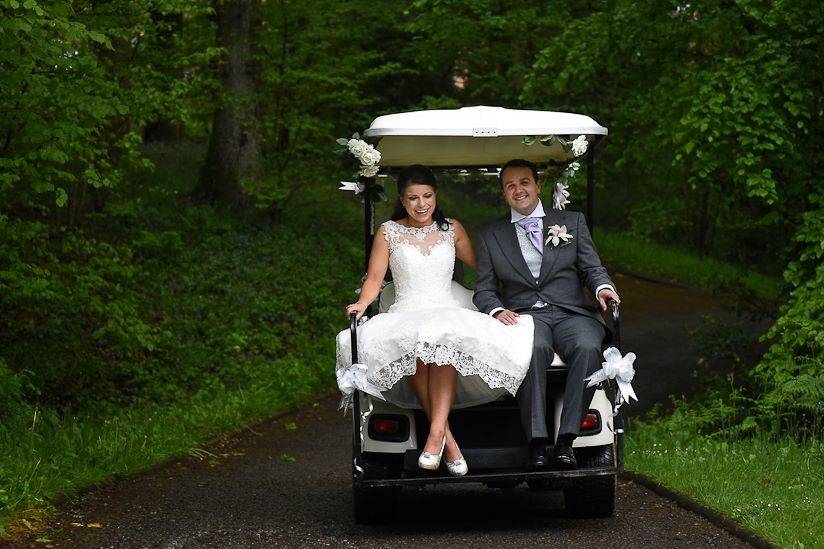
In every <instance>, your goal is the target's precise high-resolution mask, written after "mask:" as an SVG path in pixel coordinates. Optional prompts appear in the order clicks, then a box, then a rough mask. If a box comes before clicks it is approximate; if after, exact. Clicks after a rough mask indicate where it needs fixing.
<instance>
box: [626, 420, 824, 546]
mask: <svg viewBox="0 0 824 549" xmlns="http://www.w3.org/2000/svg"><path fill="white" fill-rule="evenodd" d="M686 412H688V407H684V408H682V409H680V410H679V412H677V413H676V414H674V415H673V416H672V418H669V419H666V420H663V421H658V422H655V423H652V424H650V423H643V424H642V423H640V422H634V423H633V424H632V426H631V429H630V430H629V437H628V440H627V445H626V451H627V457H626V464H627V468H628V469H631V470H634V471H637V472H640V473H643V474H645V475H647V476H649V477H652V478H654V479H655V480H657V481H658V482H661V483H663V484H664V485H666V486H668V487H671V488H673V489H675V490H677V491H679V492H681V493H684V494H687V495H689V496H691V497H693V498H695V499H697V500H698V501H700V502H702V503H703V504H705V505H707V506H709V507H711V508H713V509H715V510H717V511H719V512H721V513H722V514H724V515H726V516H728V517H730V518H732V519H733V520H735V521H736V522H739V523H741V524H743V525H745V526H747V527H749V528H751V529H752V530H754V531H755V532H757V533H758V534H760V535H761V536H763V537H764V538H766V539H768V540H770V541H771V542H773V543H775V544H777V545H778V546H780V547H817V546H818V545H820V540H821V539H822V536H824V526H822V523H821V521H815V520H812V521H811V520H810V517H812V516H817V515H818V514H820V513H821V512H822V511H824V503H822V502H824V465H823V464H824V444H822V443H821V441H820V440H808V441H805V442H803V443H801V444H799V443H798V441H797V440H794V439H792V438H787V437H784V438H780V439H778V440H772V439H768V438H767V437H763V436H755V437H752V438H750V439H748V440H744V441H738V442H735V443H732V442H729V441H727V440H724V439H718V438H713V437H707V436H704V435H701V434H698V433H697V432H696V431H695V430H694V428H693V427H694V425H693V423H692V421H691V420H692V418H691V417H688V416H683V415H682V413H686Z"/></svg>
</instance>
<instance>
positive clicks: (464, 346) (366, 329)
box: [337, 221, 533, 408]
mask: <svg viewBox="0 0 824 549" xmlns="http://www.w3.org/2000/svg"><path fill="white" fill-rule="evenodd" d="M381 227H382V228H383V236H384V238H385V239H386V240H387V242H388V243H389V268H390V269H391V271H392V278H393V280H394V285H395V302H394V303H393V304H392V306H391V307H390V308H389V309H388V311H387V312H385V313H381V314H378V315H375V316H374V317H372V318H370V319H369V320H368V321H367V322H364V323H363V324H361V325H360V326H358V328H357V330H358V333H357V335H358V361H359V362H360V363H362V364H365V365H366V366H367V367H368V372H367V379H368V381H369V382H370V383H372V384H373V385H375V386H377V387H378V388H380V389H381V394H382V395H383V396H384V397H385V398H386V400H387V401H389V402H391V403H393V404H396V405H398V406H400V407H403V408H420V407H421V406H420V403H419V402H418V399H417V397H416V396H415V393H414V392H413V391H412V387H411V386H410V385H409V383H408V382H407V381H406V380H404V379H403V378H404V376H408V375H412V374H414V373H415V371H416V368H417V366H416V358H420V359H421V360H422V361H423V362H424V363H425V364H431V363H435V364H438V365H444V364H451V365H452V366H454V367H455V369H456V370H457V371H458V373H459V374H460V375H459V376H458V383H457V389H456V394H455V401H454V404H453V407H454V408H462V407H467V406H474V405H477V404H482V403H484V402H491V401H493V400H496V399H497V398H499V397H501V396H502V395H504V394H506V393H507V392H508V393H509V394H511V395H514V394H515V393H516V391H517V390H518V386H519V385H520V384H521V381H523V379H524V376H525V375H526V372H527V369H528V368H529V362H530V359H531V357H532V339H533V325H532V317H530V316H529V315H521V316H520V317H518V323H517V324H515V325H513V326H507V325H505V324H503V323H501V322H499V321H498V320H495V319H494V318H492V317H491V316H489V315H487V314H483V313H480V312H478V310H477V309H476V308H475V307H474V305H473V304H472V292H470V291H469V290H465V289H464V288H462V287H459V289H458V290H457V291H456V290H453V286H452V274H453V269H454V266H455V232H454V229H453V227H452V225H450V227H449V230H446V231H442V230H440V229H439V228H438V226H437V224H436V223H434V222H433V223H432V224H431V225H429V226H427V227H422V228H416V227H406V226H404V225H401V224H400V223H397V222H395V221H387V222H386V223H384V224H383V225H381ZM456 286H457V285H456ZM461 290H462V291H461ZM351 364H352V352H351V343H350V335H349V330H344V331H342V332H340V333H339V334H338V337H337V369H338V370H340V369H341V368H348V367H349V366H350V365H351Z"/></svg>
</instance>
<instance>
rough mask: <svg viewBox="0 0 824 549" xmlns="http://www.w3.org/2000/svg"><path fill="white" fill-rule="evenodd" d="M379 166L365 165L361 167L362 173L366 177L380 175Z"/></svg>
mask: <svg viewBox="0 0 824 549" xmlns="http://www.w3.org/2000/svg"><path fill="white" fill-rule="evenodd" d="M379 169H380V167H379V166H364V167H362V168H361V171H360V173H361V175H362V176H364V177H375V176H376V175H378V170H379Z"/></svg>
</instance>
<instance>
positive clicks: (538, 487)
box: [526, 479, 552, 492]
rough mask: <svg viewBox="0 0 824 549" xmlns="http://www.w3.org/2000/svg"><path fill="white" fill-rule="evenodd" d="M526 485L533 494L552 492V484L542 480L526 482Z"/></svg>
mask: <svg viewBox="0 0 824 549" xmlns="http://www.w3.org/2000/svg"><path fill="white" fill-rule="evenodd" d="M526 485H527V486H529V489H530V490H532V491H533V492H548V491H549V490H552V484H550V482H549V481H548V480H544V479H535V480H528V481H526Z"/></svg>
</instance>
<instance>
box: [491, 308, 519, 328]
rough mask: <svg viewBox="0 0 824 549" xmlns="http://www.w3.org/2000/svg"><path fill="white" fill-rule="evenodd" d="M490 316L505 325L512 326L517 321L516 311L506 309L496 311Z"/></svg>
mask: <svg viewBox="0 0 824 549" xmlns="http://www.w3.org/2000/svg"><path fill="white" fill-rule="evenodd" d="M492 318H497V319H498V320H500V321H501V322H503V323H504V324H506V325H507V326H512V325H513V324H517V323H518V313H513V312H512V311H510V310H508V309H504V310H502V311H498V312H497V313H495V314H494V315H492Z"/></svg>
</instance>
